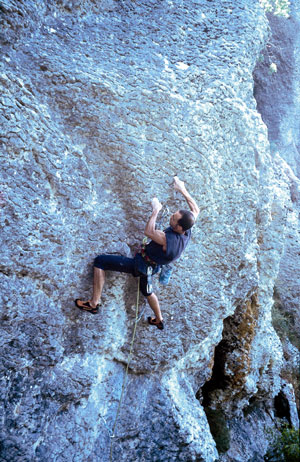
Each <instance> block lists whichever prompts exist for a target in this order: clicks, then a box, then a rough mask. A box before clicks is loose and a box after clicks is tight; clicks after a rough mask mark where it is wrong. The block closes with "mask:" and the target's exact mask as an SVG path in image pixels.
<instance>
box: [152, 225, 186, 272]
mask: <svg viewBox="0 0 300 462" xmlns="http://www.w3.org/2000/svg"><path fill="white" fill-rule="evenodd" d="M164 232H165V235H166V239H167V250H166V251H165V252H164V251H163V246H162V245H160V244H157V243H156V242H154V241H151V242H149V244H148V245H147V246H146V254H147V255H148V257H149V258H151V260H153V261H155V262H156V263H157V264H158V265H167V264H168V263H171V262H172V261H174V260H177V259H178V258H179V257H180V255H181V254H182V252H183V251H184V249H185V248H186V246H187V245H188V242H189V240H190V238H191V234H192V232H191V230H190V229H188V230H187V231H185V233H184V234H178V233H175V231H173V229H172V228H171V227H170V226H169V228H167V229H165V231H164Z"/></svg>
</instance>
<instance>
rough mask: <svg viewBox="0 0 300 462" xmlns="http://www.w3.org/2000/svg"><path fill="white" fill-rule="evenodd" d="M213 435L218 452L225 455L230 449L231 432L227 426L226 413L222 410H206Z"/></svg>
mask: <svg viewBox="0 0 300 462" xmlns="http://www.w3.org/2000/svg"><path fill="white" fill-rule="evenodd" d="M205 413H206V417H207V420H208V423H209V427H210V431H211V434H212V436H213V438H214V440H215V442H216V446H217V450H218V451H219V452H220V453H225V452H227V451H228V449H229V448H230V431H229V428H228V426H227V422H226V419H225V415H224V412H223V411H221V410H216V409H210V408H205Z"/></svg>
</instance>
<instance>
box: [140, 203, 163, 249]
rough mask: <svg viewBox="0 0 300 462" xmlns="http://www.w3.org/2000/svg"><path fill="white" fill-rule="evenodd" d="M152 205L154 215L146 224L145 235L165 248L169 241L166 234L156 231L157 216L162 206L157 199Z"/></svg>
mask: <svg viewBox="0 0 300 462" xmlns="http://www.w3.org/2000/svg"><path fill="white" fill-rule="evenodd" d="M151 205H152V215H151V217H150V218H149V220H148V222H147V224H146V228H145V231H144V234H145V236H147V237H149V238H150V239H152V241H154V242H156V243H157V244H160V245H162V246H163V247H166V245H167V239H166V235H165V233H164V232H163V231H160V230H158V229H155V224H156V219H157V215H158V213H159V211H160V210H161V208H162V205H161V203H160V202H159V200H158V199H157V198H156V197H154V198H153V199H152V202H151Z"/></svg>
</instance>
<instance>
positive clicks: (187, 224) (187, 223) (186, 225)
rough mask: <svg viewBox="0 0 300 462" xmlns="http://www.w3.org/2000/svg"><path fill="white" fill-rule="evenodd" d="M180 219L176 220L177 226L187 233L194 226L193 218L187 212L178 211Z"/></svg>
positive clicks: (190, 213) (192, 215) (191, 214)
mask: <svg viewBox="0 0 300 462" xmlns="http://www.w3.org/2000/svg"><path fill="white" fill-rule="evenodd" d="M179 213H180V214H181V218H179V220H178V224H179V225H180V226H181V227H182V229H183V231H187V230H188V229H190V228H191V227H192V226H193V225H194V224H195V216H194V214H193V213H192V212H190V211H189V210H179Z"/></svg>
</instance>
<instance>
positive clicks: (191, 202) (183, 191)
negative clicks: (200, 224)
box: [174, 175, 200, 220]
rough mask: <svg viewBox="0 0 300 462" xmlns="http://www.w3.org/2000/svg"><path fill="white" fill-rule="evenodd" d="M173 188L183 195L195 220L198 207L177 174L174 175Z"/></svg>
mask: <svg viewBox="0 0 300 462" xmlns="http://www.w3.org/2000/svg"><path fill="white" fill-rule="evenodd" d="M174 189H175V191H179V192H180V193H181V194H182V195H183V197H184V198H185V200H186V201H187V203H188V206H189V208H190V210H191V212H192V213H193V214H194V216H195V220H196V219H197V217H198V215H199V212H200V210H199V207H198V205H197V204H196V202H195V200H194V199H193V198H192V196H191V195H190V194H189V193H188V192H187V189H186V187H185V185H184V182H183V181H181V180H180V179H179V178H178V176H177V175H176V176H174Z"/></svg>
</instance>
